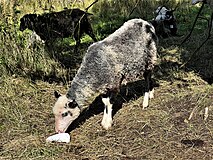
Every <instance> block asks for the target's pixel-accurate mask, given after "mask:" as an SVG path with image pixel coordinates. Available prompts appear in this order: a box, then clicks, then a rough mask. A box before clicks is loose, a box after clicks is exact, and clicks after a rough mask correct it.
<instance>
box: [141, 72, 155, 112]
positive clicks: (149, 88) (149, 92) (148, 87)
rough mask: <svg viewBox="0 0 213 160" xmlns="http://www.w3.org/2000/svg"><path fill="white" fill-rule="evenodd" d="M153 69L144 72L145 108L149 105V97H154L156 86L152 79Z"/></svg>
mask: <svg viewBox="0 0 213 160" xmlns="http://www.w3.org/2000/svg"><path fill="white" fill-rule="evenodd" d="M151 74H152V73H151V71H146V72H145V73H144V78H145V94H144V99H143V109H144V108H146V107H148V105H149V99H151V98H154V87H153V84H152V79H151Z"/></svg>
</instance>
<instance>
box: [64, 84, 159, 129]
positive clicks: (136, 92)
mask: <svg viewBox="0 0 213 160" xmlns="http://www.w3.org/2000/svg"><path fill="white" fill-rule="evenodd" d="M153 83H154V87H158V86H159V84H157V83H156V82H155V81H153ZM144 84H145V82H144V80H139V81H136V82H132V83H128V84H127V85H126V86H122V87H121V90H120V92H119V93H118V95H117V97H116V101H115V103H114V104H113V111H112V116H113V117H114V115H115V114H116V113H117V112H118V111H119V110H120V109H121V108H122V106H123V103H127V102H129V101H130V100H132V99H137V98H139V97H141V96H143V94H144V93H145V87H144ZM103 111H104V104H103V102H102V100H101V96H98V97H97V98H96V99H95V100H94V101H93V103H92V104H91V105H90V106H89V107H88V108H86V109H84V110H83V111H82V113H81V114H80V116H79V117H78V118H77V119H76V120H74V121H73V122H72V124H71V125H70V126H69V127H68V129H67V131H66V132H67V133H70V132H71V131H72V130H74V129H76V128H78V127H80V125H82V124H83V123H84V122H85V121H86V120H87V119H89V118H90V117H92V116H94V115H98V114H100V113H101V112H103Z"/></svg>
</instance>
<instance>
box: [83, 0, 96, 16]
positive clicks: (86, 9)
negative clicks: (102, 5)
mask: <svg viewBox="0 0 213 160" xmlns="http://www.w3.org/2000/svg"><path fill="white" fill-rule="evenodd" d="M97 2H98V0H95V1H94V2H92V3H91V4H90V5H89V6H88V7H87V8H85V11H86V12H87V11H88V9H89V8H90V7H92V6H93V5H94V4H95V3H97ZM87 14H88V13H87ZM89 15H90V14H89Z"/></svg>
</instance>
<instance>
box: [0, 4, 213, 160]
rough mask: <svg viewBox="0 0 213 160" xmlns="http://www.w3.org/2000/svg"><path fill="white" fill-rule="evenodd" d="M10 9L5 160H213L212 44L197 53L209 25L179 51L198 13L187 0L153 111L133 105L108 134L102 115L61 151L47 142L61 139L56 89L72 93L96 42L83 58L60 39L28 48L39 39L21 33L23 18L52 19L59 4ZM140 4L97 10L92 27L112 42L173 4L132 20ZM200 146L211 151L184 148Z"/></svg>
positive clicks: (1, 28)
mask: <svg viewBox="0 0 213 160" xmlns="http://www.w3.org/2000/svg"><path fill="white" fill-rule="evenodd" d="M3 2H4V1H1V2H0V73H1V74H0V90H1V92H0V122H1V123H0V139H1V141H0V159H5V160H9V159H11V160H12V159H23V160H26V159H39V160H40V159H45V160H46V159H77V160H79V159H85V160H86V159H100V160H101V159H104V160H105V159H109V160H113V159H132V160H133V159H145V160H148V159H161V160H162V159H165V160H167V159H178V160H185V159H195V160H196V159H197V160H200V159H206V160H211V159H213V156H212V152H213V142H212V139H213V123H212V121H213V114H212V111H213V101H212V99H213V86H212V79H213V58H212V57H213V56H212V50H213V47H212V46H213V45H212V39H210V40H209V41H208V42H207V43H206V44H205V45H204V47H202V48H201V49H200V50H199V51H198V52H197V53H195V54H193V52H194V51H195V49H196V48H197V47H198V46H199V45H200V44H201V43H202V41H203V40H204V39H205V37H206V32H205V31H206V30H207V29H206V28H207V27H206V25H207V21H206V20H204V19H200V20H199V22H198V24H197V25H196V28H195V30H194V32H193V34H192V36H191V38H190V40H189V41H187V42H186V43H185V44H184V45H182V46H180V45H179V44H180V43H181V42H182V40H183V39H184V38H185V36H186V35H187V34H188V33H189V31H190V29H191V27H192V24H193V21H194V18H195V16H196V13H197V12H198V10H199V8H198V7H197V6H191V5H190V4H189V3H187V2H186V1H180V4H179V6H178V8H177V11H176V12H175V15H176V17H177V22H178V27H179V28H178V34H180V35H182V36H179V37H170V38H168V39H160V40H159V42H160V43H159V48H158V50H159V52H158V63H157V66H156V70H155V72H154V79H155V81H156V83H157V84H159V86H158V87H156V91H155V98H154V99H153V100H151V102H150V106H149V107H148V108H147V109H145V110H143V109H142V105H141V102H142V99H143V96H139V97H135V96H133V97H131V98H128V99H126V102H125V103H124V104H123V106H122V108H121V109H119V110H118V111H117V113H116V114H115V116H114V119H113V120H114V125H113V127H112V129H110V130H109V131H105V130H104V129H103V128H102V127H101V125H100V123H101V118H102V115H103V113H100V114H98V115H94V116H92V117H90V118H88V119H86V121H85V122H84V123H82V124H81V125H80V126H79V127H77V128H76V129H75V130H73V131H72V132H71V133H70V135H71V142H70V143H68V144H61V143H46V142H45V139H46V138H47V137H48V136H50V135H52V134H54V133H55V131H54V116H53V113H52V106H53V105H54V102H55V98H54V96H53V93H54V90H58V91H60V92H61V93H66V91H67V89H68V87H69V85H70V82H71V80H72V78H73V77H74V75H75V73H76V71H77V69H78V67H79V66H80V63H81V60H82V57H83V56H84V54H85V52H86V50H87V48H88V46H89V45H90V44H91V43H92V40H91V39H90V37H88V36H84V37H83V38H82V45H81V46H80V49H79V53H77V54H74V53H73V45H74V40H73V39H72V38H66V39H64V40H57V41H56V42H55V43H54V46H53V47H52V51H51V52H48V51H47V50H46V49H45V48H44V46H43V45H41V44H37V46H36V48H32V47H28V45H29V43H28V37H29V36H30V34H31V32H30V31H24V32H20V31H19V30H18V29H19V19H20V18H21V17H22V16H23V15H24V14H26V13H43V12H48V10H49V9H50V6H51V3H47V2H46V1H29V0H20V1H7V2H5V3H3ZM91 2H92V0H91V1H85V3H86V4H82V3H79V4H77V3H75V4H67V3H63V2H62V1H57V0H55V1H52V6H53V7H52V9H51V10H61V9H63V8H64V7H68V8H70V7H71V6H74V5H75V6H79V7H80V8H82V9H83V8H85V7H87V6H88V5H89V4H90V3H91ZM136 2H137V1H136V0H132V1H126V3H123V1H121V0H117V1H113V0H111V1H105V0H101V1H99V2H98V3H96V4H95V5H94V6H93V7H92V8H91V9H90V10H89V12H91V13H93V14H94V15H93V16H91V17H90V20H91V23H92V25H93V28H94V31H95V34H96V35H97V37H98V39H99V40H101V39H103V38H104V37H106V36H108V35H109V34H110V33H112V32H113V31H115V30H116V29H117V28H118V27H120V26H121V25H122V23H123V22H124V21H126V20H127V19H129V18H134V17H142V18H144V19H151V18H152V16H153V13H152V12H153V11H154V9H155V8H156V7H157V4H163V3H165V2H166V1H165V0H164V1H163V0H161V1H140V3H138V5H137V7H136V8H135V10H134V12H133V13H132V14H131V15H129V13H130V12H131V11H132V9H133V8H134V6H135V4H136ZM115 3H116V4H115ZM176 4H177V2H175V1H170V2H169V4H168V5H169V6H170V7H172V8H175V6H176ZM144 6H146V7H144ZM54 7H55V8H54ZM45 8H46V9H47V10H45ZM202 15H203V16H205V17H207V18H209V15H210V9H209V8H208V7H206V8H205V10H204V11H203V12H202ZM131 92H133V94H136V93H134V91H131ZM141 94H142V93H140V95H141ZM121 96H123V95H121ZM123 98H125V96H124V97H123ZM205 107H208V108H209V115H208V118H207V120H204V109H205ZM191 113H193V115H192V118H191V119H190V120H189V119H188V118H189V116H190V114H191ZM193 139H195V140H201V141H202V142H203V144H196V145H195V146H190V145H189V144H188V145H187V144H186V145H185V144H183V143H181V142H182V141H181V140H193Z"/></svg>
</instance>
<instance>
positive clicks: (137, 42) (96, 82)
mask: <svg viewBox="0 0 213 160" xmlns="http://www.w3.org/2000/svg"><path fill="white" fill-rule="evenodd" d="M156 41H157V37H156V35H155V31H154V28H153V26H152V25H151V24H149V23H148V22H146V21H144V20H141V19H133V20H130V21H128V22H126V23H125V24H124V25H123V26H122V27H121V28H119V29H118V30H117V31H115V32H114V33H113V34H111V35H110V36H108V37H107V38H105V39H104V40H102V41H100V42H97V43H94V44H93V45H91V46H90V47H89V48H88V51H87V53H86V55H85V57H84V60H83V62H82V65H81V66H82V67H81V68H80V71H79V75H78V76H80V77H84V78H81V79H86V81H87V83H88V84H92V88H96V89H99V88H102V87H103V88H105V87H106V86H107V87H109V88H111V87H117V86H118V84H119V82H120V79H121V77H122V76H125V78H126V80H127V81H135V80H137V79H140V78H141V76H142V75H143V73H144V71H145V70H152V69H153V67H154V63H155V60H156V52H157V49H156Z"/></svg>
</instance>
